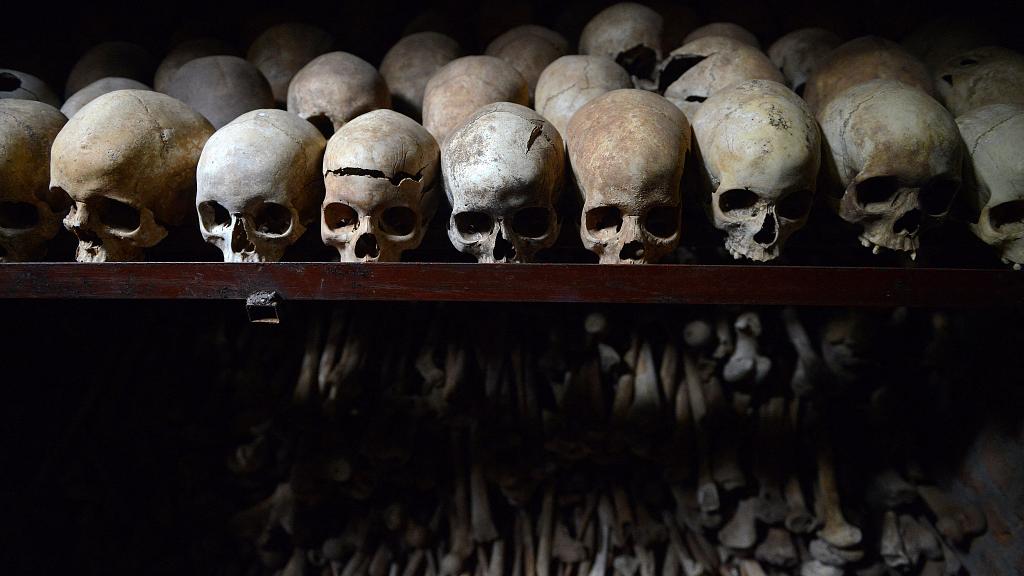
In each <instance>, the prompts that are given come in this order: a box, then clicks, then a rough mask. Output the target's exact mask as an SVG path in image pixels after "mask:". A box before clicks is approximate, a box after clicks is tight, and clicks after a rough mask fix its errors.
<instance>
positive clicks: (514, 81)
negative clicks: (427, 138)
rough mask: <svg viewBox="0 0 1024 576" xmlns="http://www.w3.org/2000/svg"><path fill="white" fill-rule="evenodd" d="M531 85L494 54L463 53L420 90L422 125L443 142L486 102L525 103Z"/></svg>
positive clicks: (442, 143)
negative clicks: (470, 54)
mask: <svg viewBox="0 0 1024 576" xmlns="http://www.w3.org/2000/svg"><path fill="white" fill-rule="evenodd" d="M529 101H530V88H529V86H527V84H526V80H525V79H524V78H523V75H522V74H520V73H519V71H518V70H516V69H515V68H513V67H512V65H511V64H509V63H508V62H505V61H504V60H502V59H501V58H495V57H494V56H464V57H462V58H457V59H455V60H452V61H451V62H449V63H448V64H445V65H444V66H443V67H442V68H441V69H440V70H438V71H437V74H434V76H433V77H432V78H431V79H430V81H429V82H427V88H426V91H425V92H424V93H423V127H424V128H426V129H427V131H428V132H430V133H431V134H432V135H433V136H434V138H435V139H437V142H438V143H439V144H441V145H442V146H443V145H444V141H445V139H446V138H448V136H449V135H450V134H451V133H452V132H454V131H455V129H456V128H458V127H459V126H460V125H462V123H463V122H465V121H466V119H467V118H469V117H470V116H471V115H472V114H473V113H474V112H476V111H477V109H479V108H480V107H481V106H484V105H485V104H491V103H494V102H513V103H515V104H522V105H524V106H525V105H526V104H528V103H529Z"/></svg>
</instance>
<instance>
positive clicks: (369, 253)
mask: <svg viewBox="0 0 1024 576" xmlns="http://www.w3.org/2000/svg"><path fill="white" fill-rule="evenodd" d="M355 251H356V258H376V257H377V256H380V245H379V244H377V237H376V236H374V235H373V234H363V235H362V236H360V237H359V240H356V248H355Z"/></svg>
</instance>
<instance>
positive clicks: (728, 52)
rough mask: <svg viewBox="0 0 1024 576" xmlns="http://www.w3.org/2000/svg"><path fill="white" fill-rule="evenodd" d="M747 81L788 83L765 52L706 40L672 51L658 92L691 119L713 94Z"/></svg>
mask: <svg viewBox="0 0 1024 576" xmlns="http://www.w3.org/2000/svg"><path fill="white" fill-rule="evenodd" d="M746 80H772V81H774V82H779V83H782V82H785V81H786V80H785V78H783V77H782V73H781V72H779V69H778V68H776V67H775V65H774V64H772V61H771V60H769V59H768V57H767V56H765V55H764V53H763V52H761V51H760V50H758V49H757V48H753V47H751V46H749V45H747V44H744V43H743V42H740V41H739V40H735V39H733V38H727V37H725V36H705V37H704V38H698V39H697V40H694V41H693V42H690V43H688V44H684V45H683V46H681V47H679V48H677V49H676V50H673V51H672V53H671V54H669V56H668V58H666V59H665V61H664V62H662V64H661V67H660V71H659V73H658V87H659V89H660V90H661V91H662V92H663V93H664V94H665V98H667V99H668V100H669V102H672V103H673V104H675V105H676V106H677V107H678V108H679V109H680V110H682V111H683V113H684V114H686V117H687V118H688V119H692V118H693V117H694V115H695V114H696V113H697V110H699V109H700V106H701V103H702V102H704V101H705V100H707V99H708V98H710V97H711V95H712V94H714V93H716V92H718V91H719V90H723V89H725V88H728V87H730V86H732V85H734V84H738V83H740V82H743V81H746Z"/></svg>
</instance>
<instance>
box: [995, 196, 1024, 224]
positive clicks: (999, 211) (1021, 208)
mask: <svg viewBox="0 0 1024 576" xmlns="http://www.w3.org/2000/svg"><path fill="white" fill-rule="evenodd" d="M988 221H989V224H991V226H992V227H993V228H1000V227H1002V226H1007V225H1009V224H1020V223H1021V222H1024V200H1011V201H1009V202H1003V203H1002V204H996V205H995V206H993V207H991V208H989V209H988Z"/></svg>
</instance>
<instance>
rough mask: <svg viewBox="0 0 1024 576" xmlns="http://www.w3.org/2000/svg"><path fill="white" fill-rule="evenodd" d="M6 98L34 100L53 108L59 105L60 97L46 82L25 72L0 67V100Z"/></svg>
mask: <svg viewBox="0 0 1024 576" xmlns="http://www.w3.org/2000/svg"><path fill="white" fill-rule="evenodd" d="M7 98H15V99H18V100H35V101H37V102H42V103H44V104H49V105H50V106H53V107H54V108H57V107H59V106H60V98H57V95H56V94H54V93H53V90H50V87H49V86H47V85H46V82H43V81H42V80H40V79H39V78H36V77H35V76H33V75H31V74H28V73H26V72H19V71H17V70H11V69H9V68H0V100H4V99H7Z"/></svg>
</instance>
